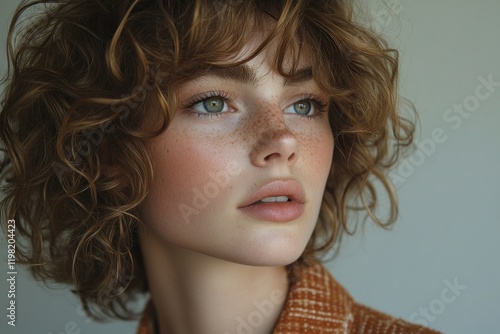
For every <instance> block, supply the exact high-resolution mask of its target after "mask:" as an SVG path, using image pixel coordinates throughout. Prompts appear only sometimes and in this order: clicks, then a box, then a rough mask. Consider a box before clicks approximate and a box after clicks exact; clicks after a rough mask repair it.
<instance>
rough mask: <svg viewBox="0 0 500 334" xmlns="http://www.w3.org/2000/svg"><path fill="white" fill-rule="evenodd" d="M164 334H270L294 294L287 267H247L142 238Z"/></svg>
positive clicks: (149, 234) (149, 281) (150, 288)
mask: <svg viewBox="0 0 500 334" xmlns="http://www.w3.org/2000/svg"><path fill="white" fill-rule="evenodd" d="M141 248H142V252H143V258H144V264H145V268H146V274H147V277H148V285H149V290H150V292H151V298H152V300H153V303H154V305H155V310H156V318H157V321H158V326H159V333H160V334H187V333H199V334H209V333H210V334H211V333H221V334H233V333H254V334H270V333H272V331H273V328H274V326H275V324H276V322H277V320H278V318H279V315H280V313H281V310H282V308H283V304H284V301H285V298H286V294H287V291H288V280H287V275H286V269H285V268H284V267H258V266H246V265H241V264H237V263H233V262H229V261H225V260H221V259H218V258H214V257H210V256H207V255H205V254H201V253H197V252H193V251H190V250H186V249H180V248H176V247H173V246H169V245H165V242H162V241H160V240H158V239H157V238H155V236H154V233H147V234H146V233H143V235H142V236H141Z"/></svg>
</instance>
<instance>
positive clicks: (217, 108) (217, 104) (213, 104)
mask: <svg viewBox="0 0 500 334" xmlns="http://www.w3.org/2000/svg"><path fill="white" fill-rule="evenodd" d="M203 106H204V107H205V110H206V111H208V112H221V111H222V109H223V108H224V100H223V99H221V98H220V97H212V98H209V99H206V100H205V101H203Z"/></svg>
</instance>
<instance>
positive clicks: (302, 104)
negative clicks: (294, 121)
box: [293, 101, 311, 115]
mask: <svg viewBox="0 0 500 334" xmlns="http://www.w3.org/2000/svg"><path fill="white" fill-rule="evenodd" d="M293 108H294V109H295V111H296V112H297V113H298V114H301V115H307V114H308V113H309V112H310V111H311V102H309V101H299V102H297V103H295V104H294V106H293Z"/></svg>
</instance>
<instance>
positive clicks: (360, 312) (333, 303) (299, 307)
mask: <svg viewBox="0 0 500 334" xmlns="http://www.w3.org/2000/svg"><path fill="white" fill-rule="evenodd" d="M137 333H138V334H155V333H154V307H153V304H152V303H149V304H148V306H147V307H146V309H145V311H144V314H143V317H142V319H141V321H140V324H139V330H138V332H137ZM304 333H314V334H321V333H336V334H365V333H366V334H382V333H384V334H414V333H418V334H437V333H439V332H436V331H434V330H430V329H428V328H425V327H422V326H418V325H414V324H411V323H408V322H406V321H403V320H401V319H396V318H393V317H391V316H389V315H387V314H384V313H381V312H378V311H375V310H373V309H371V308H369V307H366V306H363V305H360V304H357V303H355V302H354V301H353V299H352V297H351V296H350V295H349V294H348V293H347V291H346V290H345V289H344V288H343V287H342V286H341V285H340V284H339V283H337V281H335V279H334V278H333V277H332V276H331V275H330V273H329V272H328V270H327V269H325V268H324V267H323V266H322V265H321V264H318V263H316V264H314V265H312V266H310V267H304V268H303V269H301V271H300V272H299V273H298V275H297V279H296V280H295V282H293V283H291V285H290V289H289V292H288V296H287V300H286V301H285V305H284V307H283V311H282V312H281V315H280V318H279V319H278V322H277V324H276V326H275V329H274V331H273V334H304Z"/></svg>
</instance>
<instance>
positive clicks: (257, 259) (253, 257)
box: [225, 242, 306, 267]
mask: <svg viewBox="0 0 500 334" xmlns="http://www.w3.org/2000/svg"><path fill="white" fill-rule="evenodd" d="M305 246H306V244H305V243H304V245H302V243H297V242H296V243H290V242H286V243H279V242H275V243H273V244H266V245H258V246H253V247H251V248H248V249H246V250H245V249H241V248H240V250H239V252H233V253H231V255H230V256H228V257H227V258H225V260H227V261H230V262H235V263H239V264H242V265H248V266H263V267H283V266H287V265H289V264H292V263H293V262H295V261H296V260H297V259H298V258H299V257H300V256H301V255H302V253H303V252H304V249H305Z"/></svg>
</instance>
